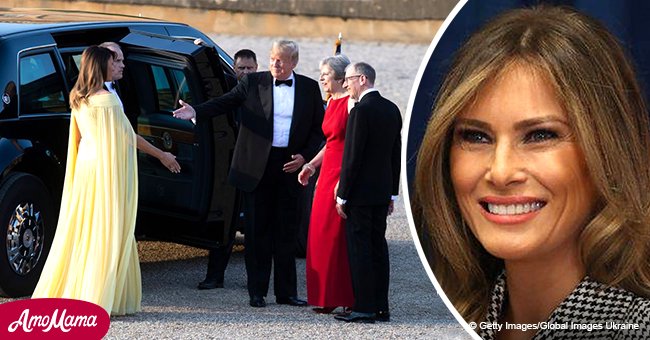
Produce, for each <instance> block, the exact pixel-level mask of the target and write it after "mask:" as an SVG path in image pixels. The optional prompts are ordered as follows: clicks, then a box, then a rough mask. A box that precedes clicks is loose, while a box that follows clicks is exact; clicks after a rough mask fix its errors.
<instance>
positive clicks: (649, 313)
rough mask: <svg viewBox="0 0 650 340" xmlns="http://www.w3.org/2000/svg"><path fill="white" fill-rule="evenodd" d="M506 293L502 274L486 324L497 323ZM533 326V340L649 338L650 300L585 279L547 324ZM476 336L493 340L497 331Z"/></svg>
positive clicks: (481, 330) (484, 329)
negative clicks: (534, 329) (534, 328)
mask: <svg viewBox="0 0 650 340" xmlns="http://www.w3.org/2000/svg"><path fill="white" fill-rule="evenodd" d="M505 292H506V279H505V273H503V274H501V275H500V276H499V277H498V278H497V281H496V284H495V286H494V289H493V291H492V298H491V302H490V306H489V309H488V315H487V318H486V322H488V323H490V324H496V323H497V322H498V321H499V319H500V315H501V310H502V307H503V303H504V299H505V298H506V294H505ZM503 326H504V327H505V325H503ZM510 326H511V327H517V326H515V325H512V324H510ZM532 326H533V327H537V328H536V329H538V331H537V333H536V334H535V336H534V337H533V340H542V339H581V340H582V339H597V340H601V339H614V340H619V339H620V340H635V339H650V300H648V299H645V298H642V297H639V296H637V295H635V294H633V293H631V292H628V291H626V290H623V289H620V288H616V287H609V286H606V285H604V284H602V283H599V282H596V281H594V280H592V279H590V278H589V277H585V278H584V279H583V280H582V281H581V282H580V284H578V286H577V287H576V288H575V289H574V290H573V292H571V294H569V296H568V297H567V298H566V299H565V300H564V301H563V302H562V303H561V304H560V305H559V306H558V307H557V308H556V309H555V310H554V311H553V313H551V316H550V317H549V319H548V320H547V321H546V322H544V323H539V324H536V325H532ZM478 334H479V335H480V336H481V337H482V338H483V339H486V340H493V339H495V336H496V330H492V329H487V327H479V328H478Z"/></svg>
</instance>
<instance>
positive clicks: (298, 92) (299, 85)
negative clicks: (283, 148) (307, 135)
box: [289, 72, 307, 145]
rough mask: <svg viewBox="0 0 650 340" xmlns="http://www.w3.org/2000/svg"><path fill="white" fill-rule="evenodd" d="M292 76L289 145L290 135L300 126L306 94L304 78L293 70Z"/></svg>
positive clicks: (305, 105)
mask: <svg viewBox="0 0 650 340" xmlns="http://www.w3.org/2000/svg"><path fill="white" fill-rule="evenodd" d="M292 76H293V78H294V84H293V86H294V90H295V95H294V100H293V113H292V115H291V128H290V129H289V145H291V136H294V135H295V130H296V129H297V128H298V127H299V126H302V125H301V123H300V121H301V118H302V116H303V114H304V112H303V111H304V110H303V109H301V108H303V107H307V104H306V101H307V98H306V97H307V96H306V95H305V93H304V85H305V84H304V79H302V77H299V76H298V75H297V74H296V72H293V75H292Z"/></svg>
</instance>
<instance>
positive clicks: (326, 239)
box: [307, 96, 354, 307]
mask: <svg viewBox="0 0 650 340" xmlns="http://www.w3.org/2000/svg"><path fill="white" fill-rule="evenodd" d="M348 98H349V96H345V97H343V98H340V99H332V100H330V102H329V104H328V106H327V109H326V110H325V118H324V119H323V133H324V134H325V137H326V138H327V142H326V144H325V155H324V158H323V163H322V164H321V169H320V175H319V178H318V184H317V186H316V191H315V193H314V203H313V206H312V211H311V220H310V223H309V235H308V239H307V300H308V302H309V304H310V305H312V306H320V307H340V306H344V307H352V306H353V304H354V297H353V295H352V281H351V279H350V266H349V264H348V249H347V243H346V239H345V229H344V228H345V224H344V220H343V219H341V217H340V216H339V215H338V214H337V213H336V202H335V201H334V186H335V185H336V183H337V182H338V180H339V174H340V173H341V162H342V160H343V145H344V143H345V125H346V123H347V121H348Z"/></svg>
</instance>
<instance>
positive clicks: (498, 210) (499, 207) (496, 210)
mask: <svg viewBox="0 0 650 340" xmlns="http://www.w3.org/2000/svg"><path fill="white" fill-rule="evenodd" d="M543 206H544V203H543V202H533V203H526V204H492V203H488V205H487V208H488V211H489V212H490V213H491V214H495V215H521V214H527V213H529V212H532V211H537V210H539V209H542V207H543Z"/></svg>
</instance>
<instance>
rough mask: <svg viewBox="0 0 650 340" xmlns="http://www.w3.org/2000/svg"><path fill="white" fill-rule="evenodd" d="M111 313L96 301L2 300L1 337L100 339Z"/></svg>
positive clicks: (0, 311)
mask: <svg viewBox="0 0 650 340" xmlns="http://www.w3.org/2000/svg"><path fill="white" fill-rule="evenodd" d="M109 326H110V317H109V315H108V313H106V311H105V310H104V309H103V308H102V307H100V306H98V305H96V304H93V303H90V302H86V301H80V300H72V299H27V300H18V301H13V302H8V303H3V304H0V339H19V338H20V339H21V340H22V339H101V338H102V337H104V335H106V333H108V327H109Z"/></svg>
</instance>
